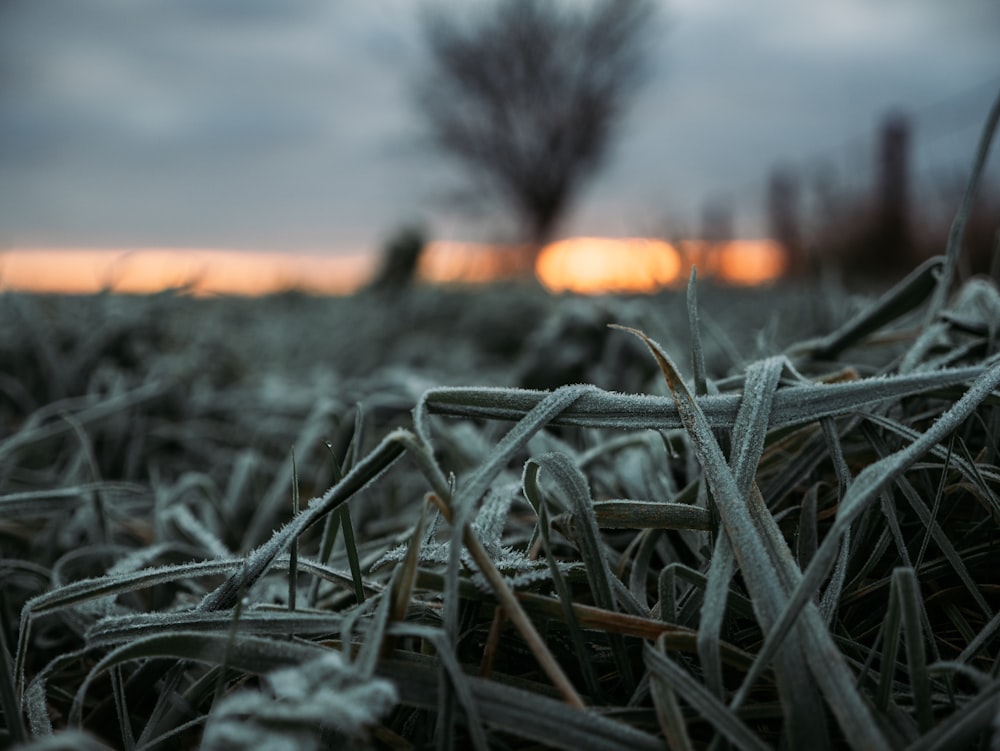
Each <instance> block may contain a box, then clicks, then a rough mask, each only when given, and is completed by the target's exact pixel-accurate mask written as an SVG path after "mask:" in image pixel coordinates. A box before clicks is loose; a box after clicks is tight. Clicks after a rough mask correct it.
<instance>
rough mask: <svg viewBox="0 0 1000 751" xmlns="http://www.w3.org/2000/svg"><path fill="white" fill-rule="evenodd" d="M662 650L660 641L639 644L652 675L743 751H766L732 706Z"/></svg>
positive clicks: (765, 746)
mask: <svg viewBox="0 0 1000 751" xmlns="http://www.w3.org/2000/svg"><path fill="white" fill-rule="evenodd" d="M664 652H665V649H664V647H663V645H662V644H660V643H657V646H656V647H655V648H654V647H653V646H652V645H650V644H644V645H643V656H644V657H645V659H646V666H647V667H648V668H649V671H650V674H651V675H652V676H655V677H657V678H659V679H660V680H662V681H663V682H664V683H666V684H667V685H668V686H670V688H671V689H673V690H674V691H675V692H677V693H678V694H680V696H681V698H683V699H684V701H686V702H687V703H688V704H690V705H691V706H692V707H694V708H695V710H696V711H697V712H698V714H700V715H701V716H702V717H704V718H705V719H706V720H708V722H709V723H710V724H711V725H712V727H713V728H715V729H716V730H717V731H718V732H719V733H720V734H722V735H723V736H724V737H725V738H727V739H729V741H730V742H731V743H733V744H734V745H735V746H736V747H737V748H740V749H746V750H747V751H768V748H769V747H768V746H767V744H765V743H764V742H763V741H761V740H760V738H758V737H757V736H756V735H754V733H753V731H752V730H750V728H748V727H747V726H746V724H744V723H743V721H742V720H740V718H739V717H737V716H736V713H735V712H734V711H733V710H732V709H730V708H729V707H727V706H726V705H725V704H723V703H722V702H721V701H719V700H718V699H717V698H716V697H715V696H714V695H713V694H712V693H711V692H710V691H709V690H708V689H706V688H705V687H704V686H702V685H701V684H700V683H698V682H697V681H696V680H695V679H694V678H692V677H691V676H690V675H688V674H687V673H686V672H685V671H684V670H682V669H681V668H680V667H678V666H677V665H675V664H674V662H673V661H672V660H671V659H670V658H669V657H667V656H666V655H665V654H664Z"/></svg>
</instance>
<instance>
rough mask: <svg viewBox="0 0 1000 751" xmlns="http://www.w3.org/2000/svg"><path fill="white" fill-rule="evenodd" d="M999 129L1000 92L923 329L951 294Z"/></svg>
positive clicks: (974, 162)
mask: <svg viewBox="0 0 1000 751" xmlns="http://www.w3.org/2000/svg"><path fill="white" fill-rule="evenodd" d="M998 125H1000V92H998V94H997V98H996V99H995V100H994V101H993V106H992V107H990V112H989V114H988V115H987V116H986V122H985V123H984V124H983V132H982V134H981V135H980V137H979V144H978V146H977V147H976V154H975V156H974V157H973V160H972V171H971V172H970V173H969V180H968V182H967V183H966V185H965V192H964V193H963V194H962V202H961V204H959V207H958V211H957V212H956V214H955V219H954V221H953V222H952V223H951V229H950V230H949V231H948V250H947V254H948V255H947V260H946V262H945V264H944V268H943V269H942V272H943V273H942V274H941V279H940V280H939V281H938V284H937V287H936V288H935V290H934V297H933V298H931V304H930V308H929V309H928V310H927V318H926V319H925V324H926V325H930V323H931V322H932V321H933V320H934V319H935V318H936V317H937V315H938V314H939V313H940V312H941V311H942V310H943V309H944V306H945V303H946V302H947V300H948V295H949V294H950V293H951V287H952V283H953V282H954V280H955V274H956V273H957V271H958V260H959V256H961V254H962V239H963V237H964V236H965V227H966V225H967V224H968V221H969V215H970V214H971V213H972V207H973V204H974V203H975V199H976V193H977V192H978V190H979V183H980V180H981V178H982V174H983V167H984V166H985V165H986V157H987V156H988V155H989V153H990V146H991V145H992V143H993V137H994V135H996V131H997V126H998Z"/></svg>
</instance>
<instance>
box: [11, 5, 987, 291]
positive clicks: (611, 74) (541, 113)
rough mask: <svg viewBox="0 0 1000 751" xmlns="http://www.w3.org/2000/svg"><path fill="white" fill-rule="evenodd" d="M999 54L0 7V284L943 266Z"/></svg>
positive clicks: (570, 27) (648, 33)
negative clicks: (932, 260)
mask: <svg viewBox="0 0 1000 751" xmlns="http://www.w3.org/2000/svg"><path fill="white" fill-rule="evenodd" d="M505 24H506V25H505ZM546 24H547V25H546ZM505 34H507V35H508V36H505ZM477 35H478V36H477ZM515 39H516V40H520V41H519V42H517V43H515V42H513V41H511V40H515ZM532 40H534V42H532ZM463 45H464V46H463ZM998 49H1000V6H998V5H997V4H996V3H995V2H992V0H956V2H952V3H947V4H944V3H939V2H933V1H932V0H842V1H840V2H824V3H809V4H805V3H799V2H796V1H795V0H761V1H760V2H757V3H753V4H748V3H740V2H736V0H708V1H705V0H699V1H697V2H696V1H695V0H671V1H670V2H668V1H667V0H642V1H640V0H564V1H560V0H555V1H554V2H548V1H544V2H543V1H542V0H533V1H532V2H526V1H525V0H475V1H472V2H470V1H468V0H434V1H433V2H413V0H365V2H360V1H356V0H355V1H346V0H345V1H341V2H330V1H329V0H284V1H283V2H278V1H277V0H149V1H148V2H142V3H136V2H132V1H131V0H89V1H88V2H86V3H81V2H77V1H76V0H5V2H3V3H2V4H0V288H6V289H11V288H26V289H38V290H50V291H88V290H96V289H100V288H106V287H113V288H116V289H122V290H125V291H138V292H145V291H152V290H155V289H160V288H163V287H165V286H171V285H178V284H184V283H192V284H194V285H195V287H196V291H201V292H203V293H213V292H236V293H249V294H255V293H261V292H269V291H275V290H280V289H287V288H290V287H295V288H302V289H305V290H307V291H316V292H328V293H345V292H350V291H353V290H356V289H359V288H361V287H363V286H365V285H371V284H373V285H375V286H383V287H389V288H392V287H393V286H394V285H398V284H402V283H405V280H406V279H408V278H409V277H412V276H413V275H417V276H420V277H422V278H424V279H429V280H432V281H438V282H447V281H468V282H482V281H493V280H496V279H498V278H502V277H504V276H516V277H526V276H528V277H530V276H532V275H537V277H538V278H539V280H540V281H541V283H542V284H543V285H544V286H545V287H547V288H548V289H551V290H557V291H558V290H576V291H597V292H600V291H608V290H611V291H653V290H656V289H660V288H662V287H664V286H669V285H672V284H677V283H679V282H680V281H682V280H684V279H685V278H686V275H687V270H688V268H689V266H690V265H691V264H696V265H697V266H698V268H699V273H700V274H701V273H705V274H707V275H709V276H715V277H716V278H717V279H718V280H719V281H722V282H728V283H734V284H756V283H758V282H762V281H770V280H773V279H776V278H779V277H783V278H796V277H808V276H810V275H816V274H819V273H822V272H823V271H824V270H825V271H827V272H830V273H836V274H839V275H841V276H843V277H844V278H846V279H849V280H852V281H856V282H857V283H859V284H863V283H871V284H878V283H881V282H883V281H884V280H886V279H893V278H896V277H897V276H898V274H899V273H900V272H901V271H903V270H905V269H908V268H911V267H912V266H913V265H914V263H916V262H917V261H919V259H920V258H923V257H925V256H927V255H930V254H934V253H939V252H942V251H943V247H944V244H943V243H944V237H945V235H946V231H947V226H948V223H949V222H950V220H951V218H952V216H953V214H954V211H955V209H956V207H957V205H958V200H959V197H960V195H961V191H962V190H963V188H964V184H965V180H966V178H967V175H968V173H969V170H970V167H971V163H972V157H973V154H974V151H975V147H976V143H977V141H978V139H979V136H980V132H981V129H982V126H983V122H984V120H985V119H986V115H987V113H988V111H989V108H990V105H991V103H992V101H993V99H994V98H995V97H996V96H997V93H998V90H1000V56H998V54H997V50H998ZM477 50H478V54H477V52H476V51H477ZM602 66H603V67H602ZM498 76H499V78H498ZM511 134H515V135H516V137H514V136H512V135H511ZM497 139H499V140H497ZM995 151H996V149H994V152H995ZM998 164H1000V161H998V157H997V156H996V154H995V153H994V154H993V157H992V158H991V160H990V163H989V164H988V166H987V169H986V178H985V184H984V190H983V191H982V192H981V195H980V199H979V205H978V206H977V208H976V212H975V214H974V216H973V222H972V225H971V227H970V234H969V244H970V254H969V257H970V259H971V262H970V263H971V266H972V268H971V269H970V270H975V269H976V268H980V269H982V268H987V267H988V264H989V257H990V253H991V250H990V249H991V247H992V242H993V239H992V237H993V234H992V233H993V232H995V231H996V223H997V218H998V217H1000V180H998V169H997V167H998ZM400 280H402V281H400Z"/></svg>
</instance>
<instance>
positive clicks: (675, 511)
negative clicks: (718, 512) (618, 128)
mask: <svg viewBox="0 0 1000 751" xmlns="http://www.w3.org/2000/svg"><path fill="white" fill-rule="evenodd" d="M592 508H593V510H594V517H595V519H596V521H597V526H598V527H600V528H601V529H697V530H701V531H705V532H707V531H709V530H711V529H712V516H711V514H710V513H709V512H708V511H707V510H706V509H703V508H701V507H700V506H692V505H690V504H687V503H661V502H659V501H633V500H624V499H619V498H614V499H611V500H608V501H595V502H594V503H593V504H592Z"/></svg>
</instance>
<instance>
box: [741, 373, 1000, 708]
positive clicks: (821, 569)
mask: <svg viewBox="0 0 1000 751" xmlns="http://www.w3.org/2000/svg"><path fill="white" fill-rule="evenodd" d="M998 387H1000V364H996V365H994V366H993V367H992V368H990V369H989V370H987V371H986V372H984V373H983V374H982V375H981V376H980V377H979V378H978V379H976V381H975V382H974V383H973V384H972V386H971V387H970V388H969V390H968V391H966V392H965V394H964V395H963V396H962V398H961V399H959V400H958V401H957V402H956V403H955V404H953V405H952V407H951V408H950V409H948V411H947V412H945V413H944V414H943V415H941V417H939V418H938V419H937V421H936V422H934V423H933V424H932V425H931V427H930V428H929V429H928V430H927V431H926V432H925V433H922V434H920V436H919V437H918V438H917V439H916V440H915V441H914V442H913V443H911V444H910V445H908V446H906V447H905V448H903V449H900V450H899V451H897V452H896V453H894V454H891V455H889V456H887V457H885V458H883V459H879V460H878V461H876V462H874V463H873V464H870V465H868V466H867V467H865V468H864V469H863V470H862V471H861V472H860V473H859V474H858V476H857V477H855V479H854V482H853V483H851V487H850V488H849V490H848V493H847V496H846V497H845V498H844V499H843V501H842V502H841V504H840V506H839V509H838V512H837V517H836V519H835V520H834V523H833V526H832V527H831V529H830V531H829V532H828V533H827V536H826V537H825V538H824V539H823V542H822V544H821V545H820V546H819V548H818V549H817V551H816V555H815V556H814V557H813V560H812V561H811V562H810V564H809V566H808V568H807V569H806V570H805V571H804V572H803V574H802V579H801V580H800V581H799V582H798V584H797V585H796V588H795V591H794V592H792V595H791V598H790V601H789V602H788V605H787V607H786V608H785V610H784V612H783V613H782V614H781V618H780V619H779V621H778V623H777V624H776V625H775V627H774V628H773V629H771V630H770V631H769V632H768V634H767V636H766V638H765V640H764V645H763V646H762V647H761V650H760V652H759V653H758V655H757V657H756V659H755V660H754V666H753V668H751V670H750V671H749V672H748V673H747V675H746V677H745V678H744V680H743V685H742V686H741V687H740V690H739V691H738V692H737V694H736V696H735V697H734V698H733V704H734V705H735V706H739V705H740V704H741V703H742V702H743V701H744V700H745V699H746V697H747V692H748V691H749V687H750V686H751V685H752V683H753V682H754V681H755V680H756V679H757V678H758V677H759V674H760V673H759V671H760V670H761V669H762V668H763V667H764V666H765V665H767V664H768V663H769V662H770V661H771V660H772V659H773V658H774V656H775V654H776V652H777V649H778V647H779V645H780V644H781V643H782V641H783V640H784V638H785V636H786V634H787V633H788V631H789V629H790V628H791V627H792V625H793V624H794V623H795V621H796V619H797V618H798V617H799V615H800V613H802V612H803V609H804V608H806V609H807V608H808V603H809V602H810V601H811V599H812V597H813V596H814V595H815V593H816V592H817V590H818V589H819V587H820V585H821V583H822V581H823V578H824V577H825V576H826V574H827V572H828V571H829V570H830V566H831V565H832V564H833V562H834V559H835V558H836V555H837V551H838V548H839V543H840V537H841V536H842V535H843V534H844V532H845V531H846V529H847V528H848V526H849V525H850V524H851V522H852V521H853V520H854V519H855V518H857V517H858V516H859V515H860V514H861V512H862V511H864V509H865V508H866V507H867V506H868V505H869V504H870V503H871V502H872V501H873V500H875V499H876V498H877V497H878V495H879V494H880V493H881V492H882V491H884V490H885V489H886V488H887V487H888V486H889V484H890V483H892V482H893V481H894V480H895V478H896V477H898V476H899V475H901V474H903V473H904V472H905V471H906V470H907V469H909V468H910V467H911V466H913V464H914V463H916V461H917V460H918V459H919V458H920V457H921V456H923V455H924V454H926V453H927V452H929V451H930V450H931V449H932V448H933V447H934V446H937V445H938V444H939V443H941V442H942V441H944V440H945V439H946V438H947V437H948V436H949V435H950V434H951V433H952V431H954V430H955V429H957V428H958V427H959V426H960V425H961V424H962V423H963V422H965V420H966V419H968V417H969V416H970V415H971V414H972V413H973V412H974V411H975V410H976V408H977V407H978V406H979V405H980V404H981V403H982V402H983V401H984V400H985V399H986V398H987V397H988V396H989V395H990V394H991V393H992V392H993V390H994V389H996V388H998Z"/></svg>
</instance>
